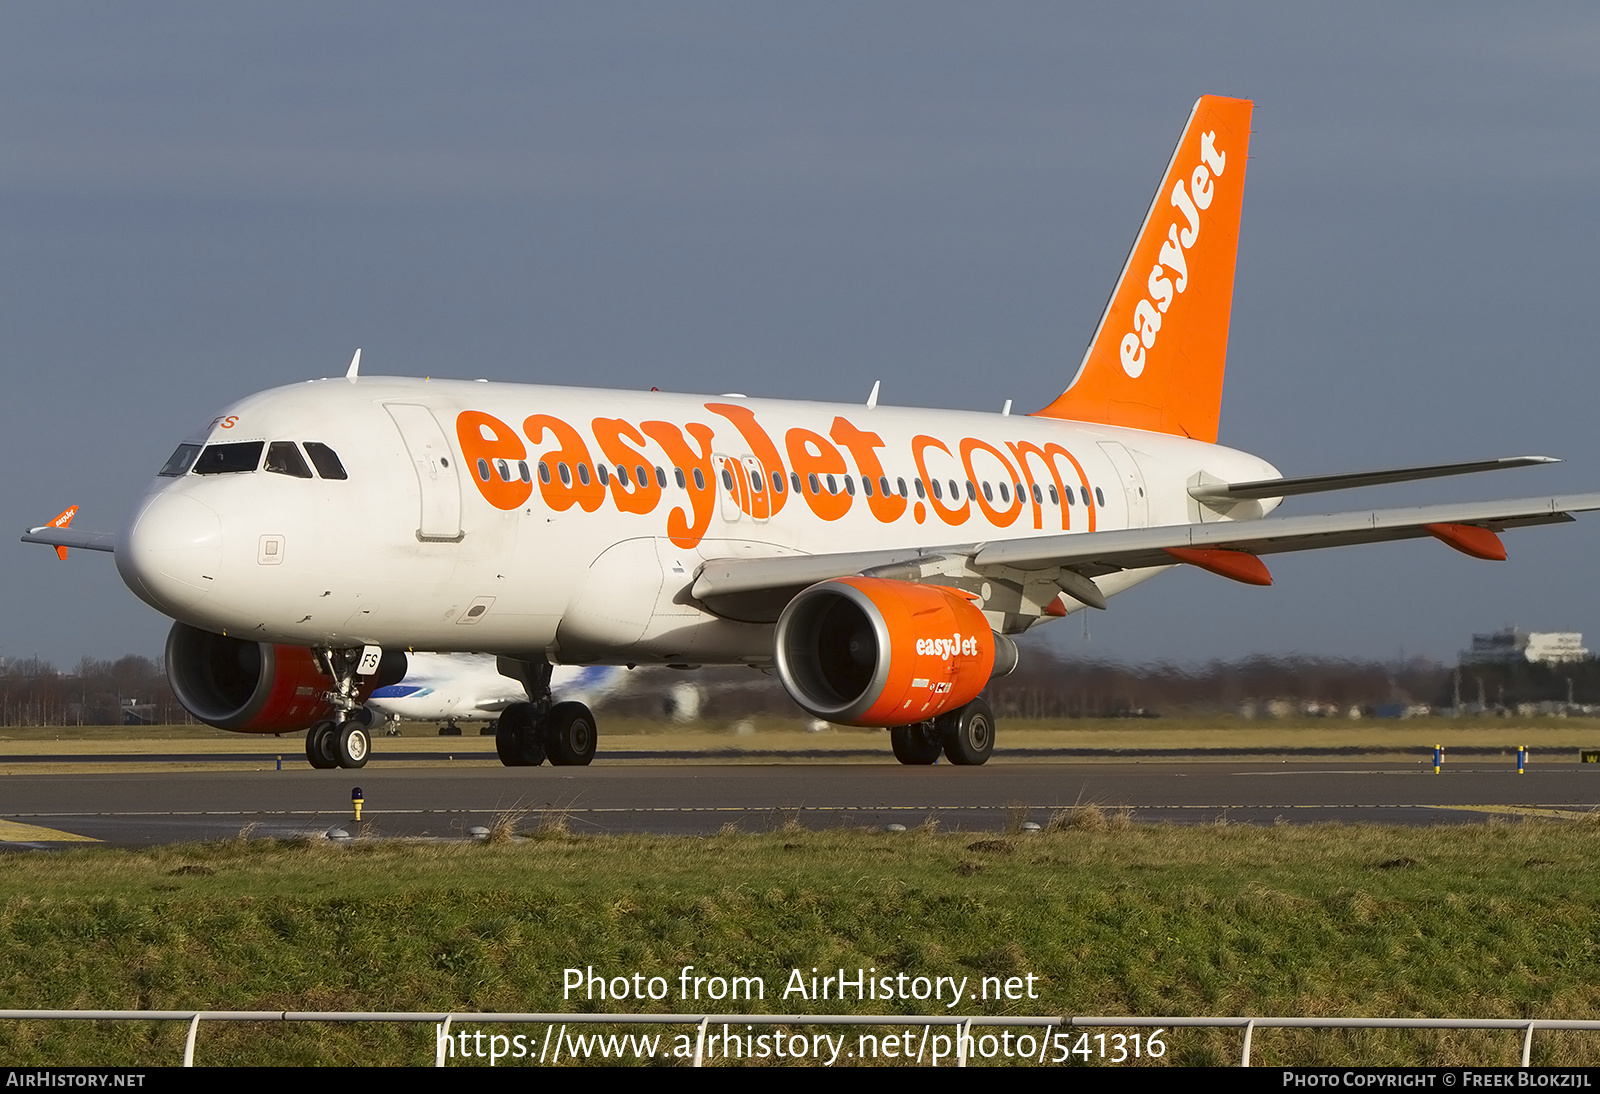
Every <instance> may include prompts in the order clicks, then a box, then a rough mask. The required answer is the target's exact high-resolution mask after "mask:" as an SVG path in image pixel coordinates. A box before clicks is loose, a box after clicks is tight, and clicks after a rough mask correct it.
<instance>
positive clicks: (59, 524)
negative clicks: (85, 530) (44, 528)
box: [50, 505, 78, 562]
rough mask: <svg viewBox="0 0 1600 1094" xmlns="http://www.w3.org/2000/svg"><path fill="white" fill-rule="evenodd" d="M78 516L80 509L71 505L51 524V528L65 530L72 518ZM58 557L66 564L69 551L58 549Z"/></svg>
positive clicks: (63, 548)
mask: <svg viewBox="0 0 1600 1094" xmlns="http://www.w3.org/2000/svg"><path fill="white" fill-rule="evenodd" d="M77 515H78V507H77V506H76V505H69V506H67V507H66V508H65V509H63V510H62V511H61V515H60V516H59V517H57V518H56V519H55V520H53V521H51V522H50V527H52V528H65V527H66V526H67V525H69V524H71V523H72V518H73V517H75V516H77ZM56 557H57V558H59V559H60V560H61V561H62V562H65V561H66V560H67V549H66V548H65V547H57V548H56Z"/></svg>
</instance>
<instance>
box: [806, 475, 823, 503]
mask: <svg viewBox="0 0 1600 1094" xmlns="http://www.w3.org/2000/svg"><path fill="white" fill-rule="evenodd" d="M806 485H807V486H809V487H811V494H812V496H813V497H815V496H816V495H817V494H820V493H822V487H821V485H819V484H818V482H817V473H816V472H815V471H813V472H811V473H810V474H808V475H807V476H806Z"/></svg>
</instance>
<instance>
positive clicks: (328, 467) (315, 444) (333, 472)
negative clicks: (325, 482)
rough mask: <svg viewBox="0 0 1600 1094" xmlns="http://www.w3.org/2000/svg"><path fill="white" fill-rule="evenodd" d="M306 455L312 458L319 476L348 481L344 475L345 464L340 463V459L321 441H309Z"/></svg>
mask: <svg viewBox="0 0 1600 1094" xmlns="http://www.w3.org/2000/svg"><path fill="white" fill-rule="evenodd" d="M306 455H308V456H310V457H311V463H312V464H313V465H314V466H315V467H316V469H317V474H319V475H321V476H322V477H323V478H325V479H348V478H349V477H350V476H349V475H346V474H345V473H344V464H342V463H340V462H339V457H338V455H337V454H335V452H334V451H333V449H331V448H329V447H328V446H327V445H325V444H323V443H322V442H321V441H307V442H306Z"/></svg>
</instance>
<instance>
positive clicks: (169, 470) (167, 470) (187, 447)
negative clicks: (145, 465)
mask: <svg viewBox="0 0 1600 1094" xmlns="http://www.w3.org/2000/svg"><path fill="white" fill-rule="evenodd" d="M199 455H200V446H199V445H197V444H180V445H179V446H178V449H177V451H176V452H174V453H173V454H172V455H171V456H169V457H168V458H167V462H166V463H164V464H162V465H161V470H160V471H157V472H156V474H158V475H160V476H162V477H163V478H168V479H175V478H177V477H178V476H179V475H187V474H188V473H189V468H191V467H193V466H194V461H195V457H197V456H199Z"/></svg>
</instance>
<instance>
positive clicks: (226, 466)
mask: <svg viewBox="0 0 1600 1094" xmlns="http://www.w3.org/2000/svg"><path fill="white" fill-rule="evenodd" d="M265 447H267V442H265V441H240V442H238V443H236V444H208V445H206V447H205V449H204V450H203V451H202V452H201V453H200V458H199V459H198V460H196V461H195V464H194V473H195V474H196V475H231V474H235V473H237V472H240V471H254V470H255V469H256V468H257V467H258V466H260V464H261V450H262V449H263V448H265Z"/></svg>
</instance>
